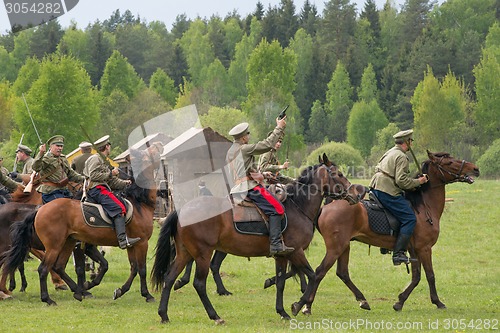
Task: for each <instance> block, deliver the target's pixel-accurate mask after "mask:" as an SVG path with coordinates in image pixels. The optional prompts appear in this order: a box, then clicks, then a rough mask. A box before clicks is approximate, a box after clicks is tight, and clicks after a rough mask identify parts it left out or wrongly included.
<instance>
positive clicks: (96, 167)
mask: <svg viewBox="0 0 500 333" xmlns="http://www.w3.org/2000/svg"><path fill="white" fill-rule="evenodd" d="M83 174H84V175H85V177H87V178H88V180H89V186H88V188H89V190H90V189H92V188H94V187H96V186H97V185H103V186H106V187H108V188H110V189H111V190H122V189H124V188H125V187H126V186H127V184H128V183H127V182H126V181H124V180H122V179H120V178H118V177H117V176H113V175H112V174H111V170H110V169H109V166H108V164H107V163H106V162H104V160H103V159H102V158H101V156H100V155H99V154H94V155H92V156H91V157H89V158H88V159H87V161H86V162H85V167H84V168H83Z"/></svg>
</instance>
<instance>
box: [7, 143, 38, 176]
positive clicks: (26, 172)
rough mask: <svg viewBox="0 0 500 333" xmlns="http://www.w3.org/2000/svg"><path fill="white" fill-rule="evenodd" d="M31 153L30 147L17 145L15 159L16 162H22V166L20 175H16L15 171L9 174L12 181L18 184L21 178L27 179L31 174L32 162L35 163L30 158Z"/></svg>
mask: <svg viewBox="0 0 500 333" xmlns="http://www.w3.org/2000/svg"><path fill="white" fill-rule="evenodd" d="M32 153H33V151H32V150H31V148H30V147H28V146H25V145H22V144H19V145H17V150H16V159H17V161H18V162H22V163H23V164H24V166H23V171H22V172H21V173H17V172H16V171H13V172H11V173H10V177H11V178H12V179H14V180H15V181H19V182H20V181H22V180H23V176H28V177H29V176H30V175H31V173H32V172H33V162H34V161H35V160H34V159H33V157H31V154H32Z"/></svg>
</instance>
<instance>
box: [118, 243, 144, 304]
mask: <svg viewBox="0 0 500 333" xmlns="http://www.w3.org/2000/svg"><path fill="white" fill-rule="evenodd" d="M137 246H139V244H136V245H135V246H134V247H130V248H127V254H128V261H129V264H130V275H129V277H128V279H127V281H125V283H124V284H123V285H122V286H121V287H120V288H116V289H115V291H114V293H113V299H114V300H116V299H118V298H120V297H122V296H123V295H124V294H125V293H126V292H127V291H129V290H130V286H131V285H132V282H133V281H134V279H135V277H136V275H137V273H138V268H137V261H136V260H135V258H134V256H133V252H134V251H135V248H136V247H137ZM141 288H142V286H141ZM141 292H142V290H141Z"/></svg>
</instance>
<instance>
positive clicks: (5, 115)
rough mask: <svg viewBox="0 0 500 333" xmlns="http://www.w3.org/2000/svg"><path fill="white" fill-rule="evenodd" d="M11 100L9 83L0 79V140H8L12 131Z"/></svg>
mask: <svg viewBox="0 0 500 333" xmlns="http://www.w3.org/2000/svg"><path fill="white" fill-rule="evenodd" d="M12 102H13V96H12V91H11V89H10V84H9V83H8V82H6V81H0V119H2V121H1V122H0V142H3V141H6V140H8V139H9V137H10V133H11V131H12Z"/></svg>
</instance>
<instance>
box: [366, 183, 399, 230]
mask: <svg viewBox="0 0 500 333" xmlns="http://www.w3.org/2000/svg"><path fill="white" fill-rule="evenodd" d="M368 198H369V199H368V200H362V201H361V203H362V204H363V206H364V207H365V209H366V212H367V213H368V224H369V225H370V229H371V230H372V231H373V232H375V233H377V234H381V235H393V236H396V235H397V234H398V233H399V227H400V223H399V221H398V220H397V219H396V217H395V216H394V215H392V214H391V213H390V212H389V211H388V210H386V209H385V208H384V206H383V205H382V204H381V203H380V201H379V200H378V199H377V197H376V196H375V194H373V192H369V194H368Z"/></svg>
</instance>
